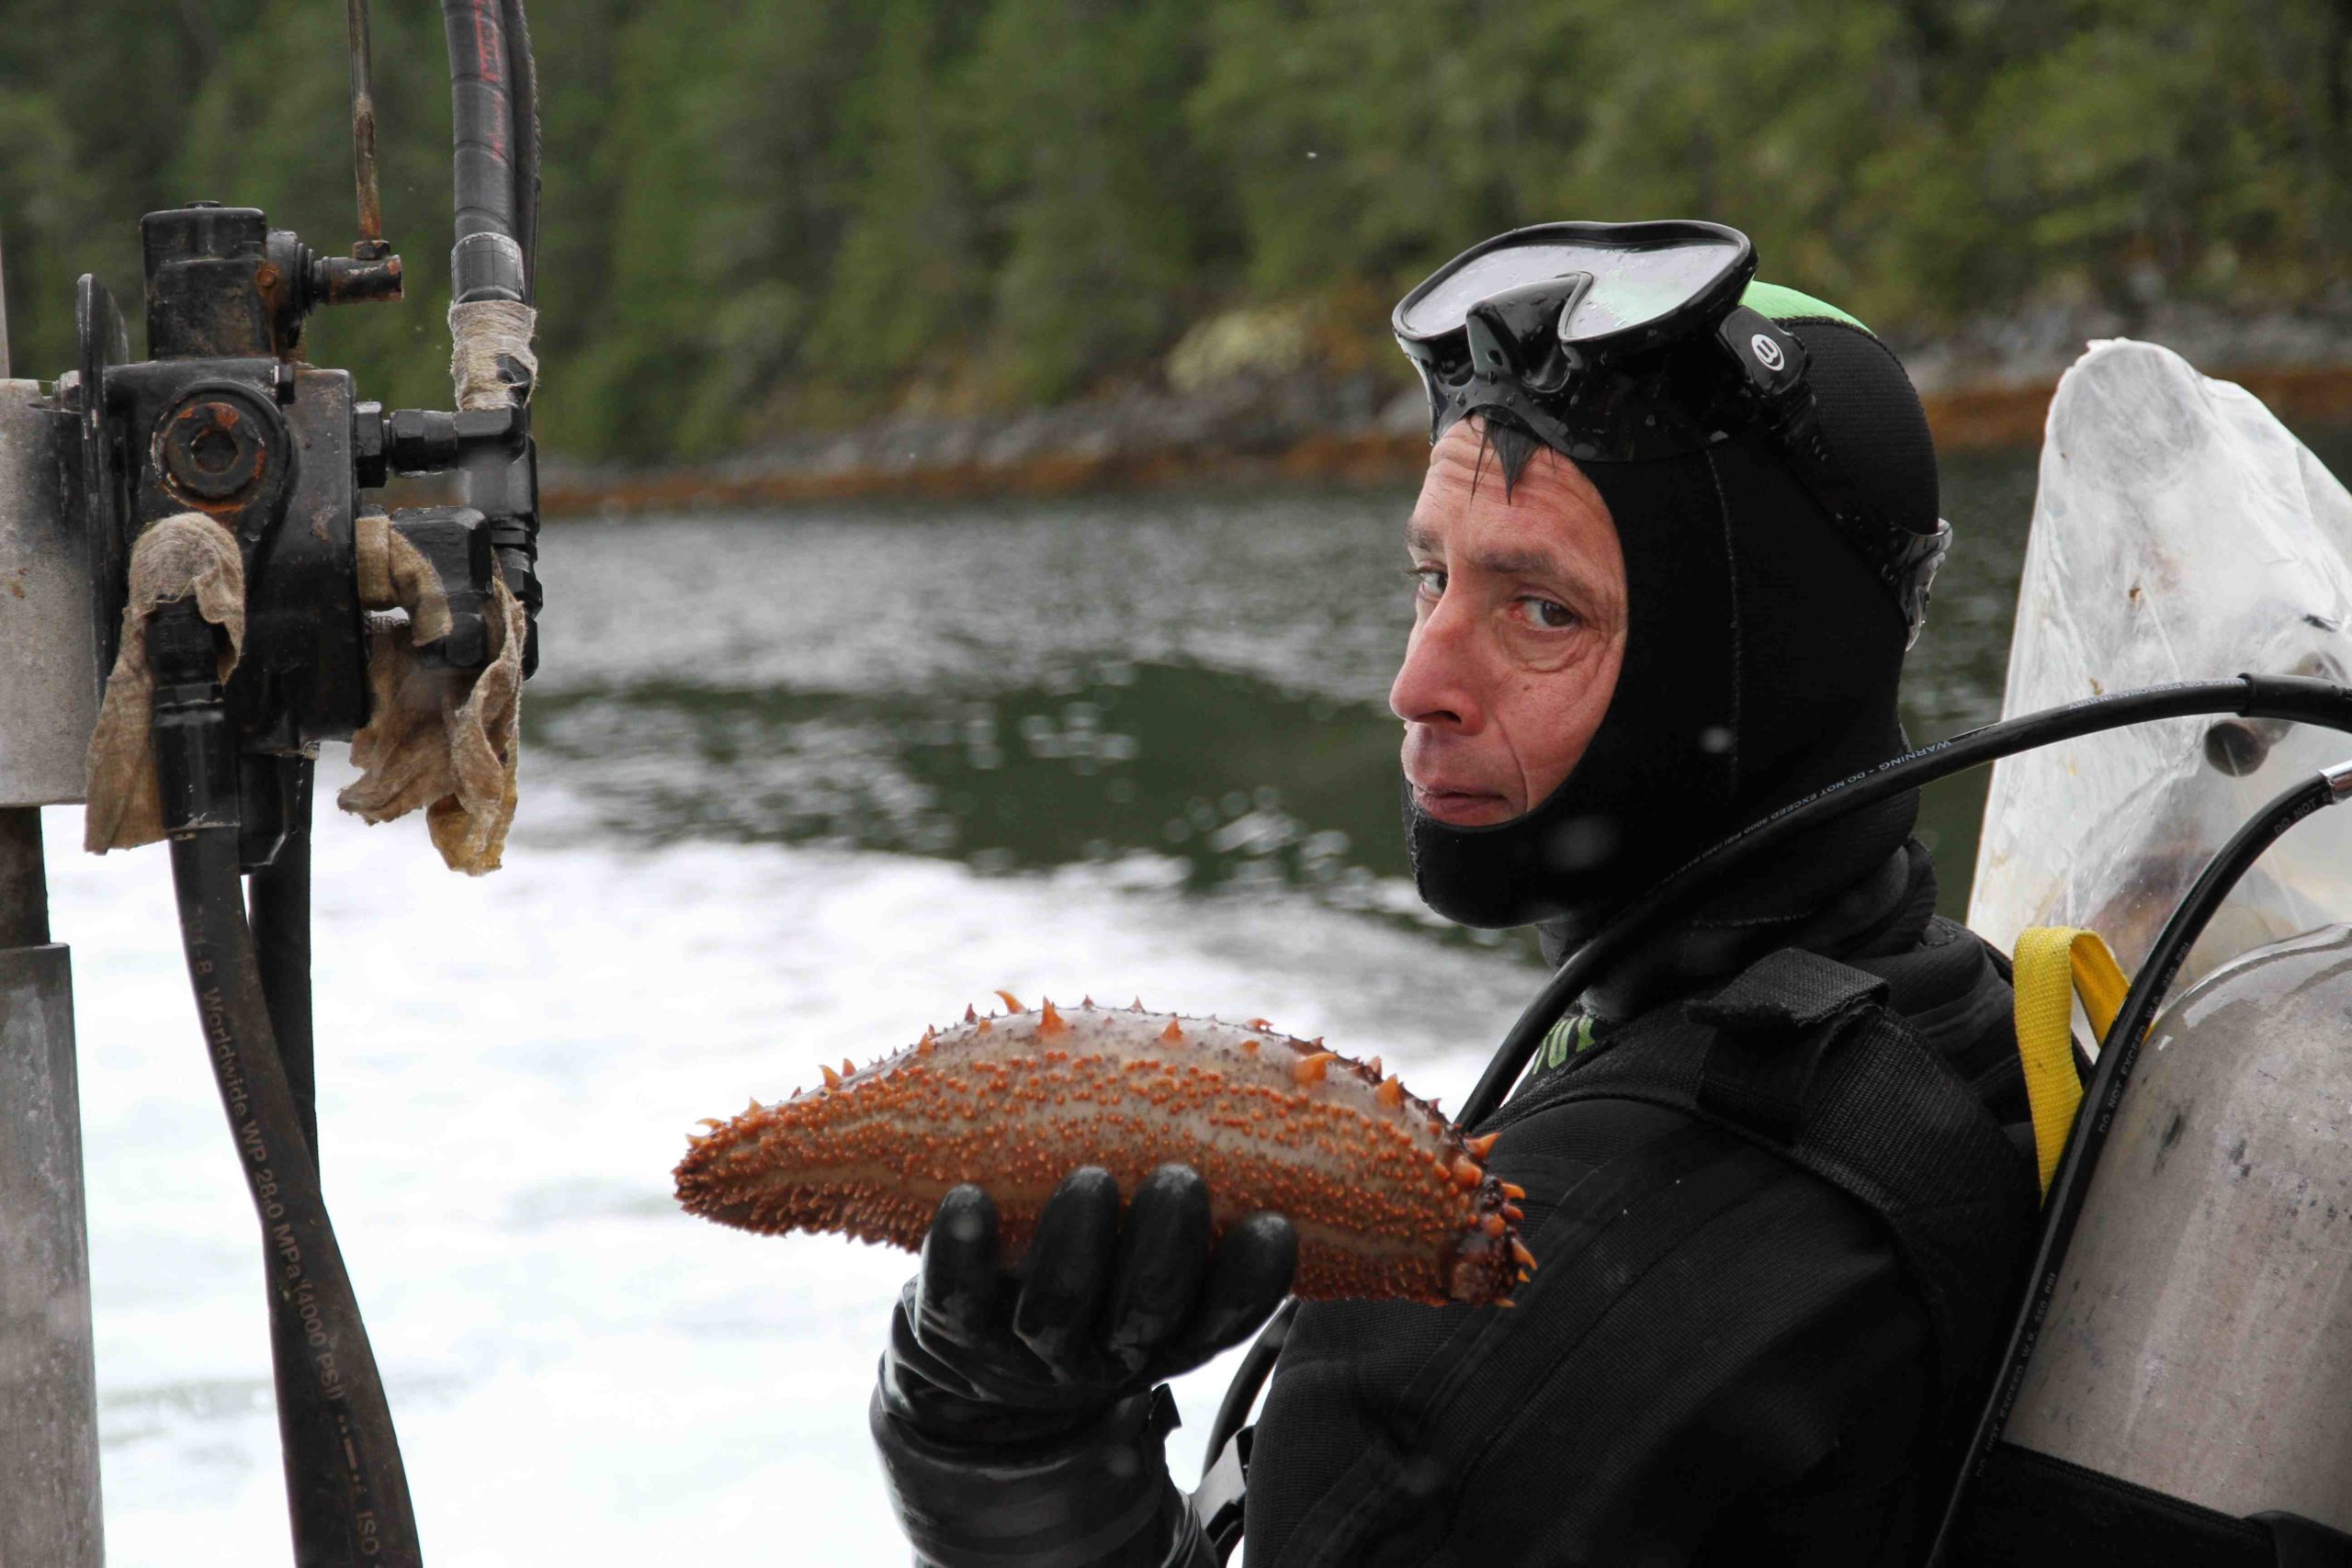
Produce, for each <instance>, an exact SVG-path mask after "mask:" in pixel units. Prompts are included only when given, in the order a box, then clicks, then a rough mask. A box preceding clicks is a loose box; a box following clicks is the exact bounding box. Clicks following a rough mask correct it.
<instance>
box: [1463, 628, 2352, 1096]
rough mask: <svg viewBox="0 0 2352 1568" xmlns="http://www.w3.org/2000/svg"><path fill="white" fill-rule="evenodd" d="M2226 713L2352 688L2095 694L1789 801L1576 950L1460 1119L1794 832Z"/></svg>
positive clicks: (2300, 714)
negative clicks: (1574, 1013) (1993, 766)
mask: <svg viewBox="0 0 2352 1568" xmlns="http://www.w3.org/2000/svg"><path fill="white" fill-rule="evenodd" d="M2218 713H2229V714H2236V715H2239V716H2242V717H2255V718H2282V719H2287V720H2290V721H2292V722H2294V723H2299V724H2316V725H2320V726H2322V727H2324V728H2329V729H2337V730H2344V731H2346V732H2352V689H2347V688H2346V687H2343V686H2338V685H2336V684H2335V683H2334V682H2329V681H2318V680H2312V679H2310V678H2308V677H2304V676H2298V675H2241V676H2238V677H2237V678H2236V679H2234V680H2229V681H2184V682H2178V683H2177V684H2173V685H2164V686H2148V687H2144V688H2143V689H2141V690H2139V691H2133V692H2117V693H2115V694H2112V695H2109V696H2103V697H2089V698H2086V699H2085V700H2084V701H2082V702H2078V703H2068V704H2065V705H2063V706H2060V707H2054V708H2044V709H2042V710H2041V712H2039V713H2030V714H2021V715H2019V716H2018V717H2016V718H2005V719H2002V720H1999V721H1998V722H1996V723H1994V724H1987V725H1983V726H1980V727H1979V728H1975V729H1971V730H1968V731H1966V732H1965V733H1962V734H1960V735H1955V736H1953V737H1952V738H1951V739H1949V740H1939V741H1937V742H1936V743H1935V744H1934V745H1932V746H1923V747H1921V748H1920V749H1919V750H1917V751H1912V752H1909V753H1907V754H1905V755H1904V756H1901V757H1896V758H1894V759H1893V760H1892V761H1885V762H1882V763H1880V764H1879V765H1878V766H1877V767H1875V768H1872V769H1871V770H1870V771H1869V772H1868V773H1857V774H1855V775H1854V776H1853V777H1852V778H1849V779H1845V780H1842V781H1840V782H1839V783H1838V784H1831V785H1829V786H1828V787H1827V788H1826V789H1823V790H1819V791H1816V792H1815V794H1813V795H1807V796H1806V797H1805V798H1804V799H1803V800H1800V801H1796V802H1793V803H1792V804H1791V805H1788V806H1784V807H1781V809H1780V810H1778V811H1776V812H1774V813H1773V814H1772V815H1771V816H1770V817H1767V818H1764V819H1763V820H1762V821H1761V822H1758V823H1755V824H1754V825H1752V826H1750V827H1747V828H1743V829H1740V830H1739V831H1738V832H1736V833H1735V834H1733V835H1732V836H1731V837H1730V838H1728V839H1725V840H1723V841H1722V842H1721V843H1719V844H1717V845H1715V846H1714V848H1713V849H1711V850H1707V851H1705V852H1702V854H1700V855H1699V856H1698V857H1697V858H1696V859H1694V860H1692V861H1691V862H1690V863H1688V864H1686V865H1684V866H1683V867H1682V868H1681V869H1680V870H1679V871H1677V872H1675V873H1673V874H1671V875H1669V876H1668V877H1667V878H1666V880H1665V881H1663V882H1661V883H1659V884H1658V885H1657V886H1656V887H1653V888H1652V889H1650V891H1649V892H1647V893H1645V894H1644V895H1642V897H1639V898H1637V899H1635V900H1634V903H1633V904H1632V905H1631V906H1630V907H1628V908H1626V909H1625V910H1624V911H1623V913H1621V914H1620V915H1618V916H1617V918H1616V919H1613V920H1611V922H1610V923H1609V924H1608V925H1607V926H1605V927H1603V928H1602V929H1601V930H1600V931H1599V932H1598V933H1596V934H1595V935H1594V937H1593V938H1592V940H1591V941H1590V942H1586V943H1585V944H1584V945H1583V946H1582V947H1580V948H1578V949H1577V951H1576V952H1575V953H1572V954H1570V955H1569V957H1568V959H1567V961H1566V962H1565V963H1563V964H1561V965H1560V967H1559V968H1558V969H1556V970H1555V971H1554V972H1553V975H1552V978H1551V979H1550V980H1548V981H1546V982H1545V983H1544V988H1543V990H1541V991H1540V992H1538V993H1537V994H1536V997H1535V999H1534V1000H1533V1001H1532V1002H1530V1003H1529V1004H1528V1006H1527V1010H1525V1011H1524V1012H1522V1013H1521V1014H1520V1015H1519V1020H1518V1021H1517V1022H1515V1023H1513V1024H1512V1025H1511V1026H1510V1032H1509V1033H1507V1034H1505V1035H1504V1036H1503V1040H1502V1043H1501V1044H1500V1045H1498V1047H1496V1050H1495V1055H1494V1057H1493V1059H1492V1060H1490V1061H1489V1062H1488V1063H1487V1070H1486V1072H1485V1073H1484V1074H1482V1075H1481V1076H1480V1077H1479V1079H1478V1083H1477V1087H1476V1088H1475V1089H1472V1090H1471V1091H1470V1098H1469V1099H1468V1100H1465V1101H1464V1103H1463V1107H1462V1114H1461V1118H1460V1121H1461V1124H1462V1125H1463V1126H1464V1127H1465V1128H1476V1126H1477V1125H1478V1123H1479V1122H1483V1121H1485V1120H1486V1119H1487V1117H1488V1116H1491V1115H1493V1114H1494V1112H1495V1109H1496V1107H1498V1106H1499V1105H1500V1104H1502V1102H1503V1099H1504V1097H1505V1096H1506V1095H1508V1094H1509V1093H1510V1088H1511V1086H1512V1085H1513V1084H1515V1083H1517V1082H1518V1081H1519V1076H1520V1074H1521V1072H1523V1071H1524V1070H1525V1069H1526V1066H1527V1063H1528V1060H1529V1058H1531V1057H1532V1056H1533V1055H1535V1050H1536V1047H1537V1046H1538V1045H1540V1044H1542V1043H1543V1041H1544V1035H1545V1034H1546V1033H1548V1032H1550V1031H1551V1028H1552V1025H1553V1024H1555V1023H1556V1022H1557V1021H1559V1018H1560V1015H1561V1014H1562V1013H1564V1012H1566V1010H1567V1008H1568V1005H1569V1004H1570V1003H1571V1002H1573V1001H1575V1000H1576V999H1577V997H1579V996H1581V995H1583V994H1584V992H1585V990H1586V989H1587V988H1588V987H1590V986H1591V985H1592V983H1593V982H1594V981H1595V980H1596V979H1598V978H1599V977H1600V976H1601V975H1602V974H1603V973H1604V972H1606V971H1607V970H1608V968H1609V967H1610V965H1611V964H1615V963H1616V962H1617V961H1618V960H1619V959H1621V958H1623V956H1624V955H1625V954H1626V953H1628V952H1629V951H1631V950H1632V949H1633V947H1634V944H1636V943H1637V942H1643V941H1645V940H1646V939H1648V938H1649V937H1651V936H1653V935H1655V934H1656V933H1657V931H1658V929H1659V928H1660V927H1662V926H1664V925H1665V924H1666V923H1667V922H1668V921H1669V920H1671V919H1674V918H1675V917H1676V916H1678V915H1680V914H1683V913H1686V912H1687V911H1688V910H1689V909H1690V908H1691V906H1692V905H1694V904H1695V903H1697V902H1698V901H1699V899H1700V897H1702V895H1704V894H1705V893H1706V891H1707V890H1708V888H1710V887H1711V886H1714V885H1715V884H1716V883H1717V882H1718V881H1719V880H1720V879H1721V878H1723V877H1724V876H1727V875H1729V874H1731V873H1733V872H1735V871H1737V870H1739V869H1740V868H1742V867H1743V866H1746V865H1747V864H1749V863H1752V862H1754V861H1755V860H1757V859H1758V858H1759V857H1761V856H1764V855H1767V854H1770V853H1771V852H1773V851H1774V850H1776V849H1779V848H1780V847H1781V845H1783V844H1785V843H1787V842H1788V841H1789V840H1792V839H1794V838H1797V837H1799V836H1800V835H1802V834H1804V833H1807V832H1810V831H1812V830H1813V829H1815V828H1818V827H1819V826H1821V824H1823V823H1824V822H1827V821H1831V820H1833V819H1835V818H1839V817H1843V816H1845V815H1846V814H1847V813H1848V812H1849V811H1857V810H1860V808H1861V807H1865V806H1875V805H1876V804H1878V803H1879V802H1880V801H1882V800H1885V799H1887V798H1888V797H1890V796H1892V795H1902V794H1904V793H1905V792H1906V791H1909V790H1914V789H1917V788H1918V787H1919V786H1920V785H1922V784H1932V783H1934V782H1935V781H1936V780H1938V779H1940V778H1943V777H1945V776H1946V775H1948V774H1951V773H1959V772H1961V771H1962V769H1964V768H1973V767H1974V766H1975V765H1976V764H1977V763H1979V762H1990V761H1995V760H1996V759H1998V758H2001V757H2008V756H2014V755H2015V754H2016V753H2018V752H2019V751H2030V750H2034V749H2035V748H2036V747H2041V746H2052V745H2055V744H2057V743H2058V742H2059V741H2061V740H2073V739H2077V738H2078V737H2081V736H2085V735H2095V734H2098V732H2099V731H2101V730H2106V729H2120V728H2124V727H2125V726H2127V725H2133V724H2145V723H2148V722H2150V721H2151V720H2154V719H2160V718H2182V717H2187V716H2194V715H2198V714H2218Z"/></svg>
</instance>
